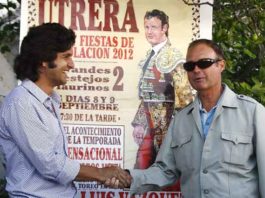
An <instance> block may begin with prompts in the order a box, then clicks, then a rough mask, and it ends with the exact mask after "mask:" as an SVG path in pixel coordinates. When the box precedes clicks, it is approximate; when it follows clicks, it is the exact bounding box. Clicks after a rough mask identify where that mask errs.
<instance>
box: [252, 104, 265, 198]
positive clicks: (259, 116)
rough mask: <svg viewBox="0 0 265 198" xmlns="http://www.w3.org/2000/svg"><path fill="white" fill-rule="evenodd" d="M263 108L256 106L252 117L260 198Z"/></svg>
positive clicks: (264, 161) (264, 172)
mask: <svg viewBox="0 0 265 198" xmlns="http://www.w3.org/2000/svg"><path fill="white" fill-rule="evenodd" d="M264 118H265V108H264V107H263V106H262V105H261V104H258V105H257V107H256V111H255V115H254V118H253V119H254V128H255V131H256V158H257V166H258V179H259V190H260V194H261V197H262V198H265V188H264V185H265V158H264V153H265V127H264Z"/></svg>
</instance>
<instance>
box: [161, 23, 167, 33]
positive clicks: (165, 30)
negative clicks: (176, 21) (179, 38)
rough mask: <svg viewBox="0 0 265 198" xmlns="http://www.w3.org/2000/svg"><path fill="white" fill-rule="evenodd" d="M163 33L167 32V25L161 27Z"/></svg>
mask: <svg viewBox="0 0 265 198" xmlns="http://www.w3.org/2000/svg"><path fill="white" fill-rule="evenodd" d="M162 29H163V31H164V32H167V30H168V24H164V25H163V27H162Z"/></svg>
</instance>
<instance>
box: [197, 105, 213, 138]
mask: <svg viewBox="0 0 265 198" xmlns="http://www.w3.org/2000/svg"><path fill="white" fill-rule="evenodd" d="M216 108H217V105H216V106H214V107H213V108H212V109H211V110H210V111H209V112H207V111H206V109H204V108H203V107H202V104H201V102H200V115H201V123H202V130H203V134H204V136H205V137H206V136H207V134H208V131H209V128H210V126H211V124H212V121H213V116H214V113H215V111H216Z"/></svg>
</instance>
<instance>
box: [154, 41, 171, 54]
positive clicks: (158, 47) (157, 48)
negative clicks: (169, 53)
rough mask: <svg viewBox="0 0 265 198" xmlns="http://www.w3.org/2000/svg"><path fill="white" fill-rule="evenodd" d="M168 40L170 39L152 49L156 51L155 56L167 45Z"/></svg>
mask: <svg viewBox="0 0 265 198" xmlns="http://www.w3.org/2000/svg"><path fill="white" fill-rule="evenodd" d="M167 40H168V39H166V40H165V41H163V42H162V43H159V44H157V45H155V46H154V47H153V48H152V49H153V50H154V52H155V54H157V53H158V51H159V50H160V49H161V48H162V47H164V46H165V45H166V43H167Z"/></svg>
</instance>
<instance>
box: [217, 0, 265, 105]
mask: <svg viewBox="0 0 265 198" xmlns="http://www.w3.org/2000/svg"><path fill="white" fill-rule="evenodd" d="M213 21H214V24H213V40H214V41H215V42H217V43H218V44H219V45H220V46H221V47H222V48H223V50H224V53H225V57H226V60H227V68H226V71H225V73H224V75H223V80H224V82H225V83H227V84H228V85H229V86H230V87H231V88H232V89H233V90H235V91H236V92H237V93H242V94H245V95H248V96H251V97H253V98H255V99H256V100H258V101H259V102H261V103H262V104H263V105H265V1H264V0H244V1H241V0H222V1H214V5H213Z"/></svg>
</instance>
